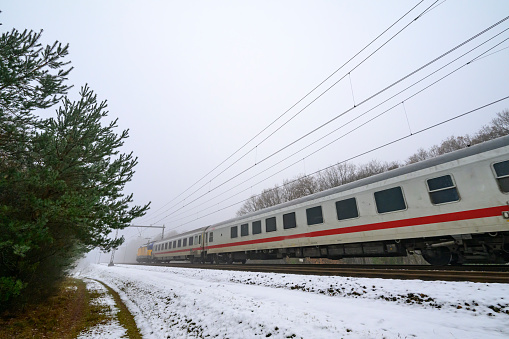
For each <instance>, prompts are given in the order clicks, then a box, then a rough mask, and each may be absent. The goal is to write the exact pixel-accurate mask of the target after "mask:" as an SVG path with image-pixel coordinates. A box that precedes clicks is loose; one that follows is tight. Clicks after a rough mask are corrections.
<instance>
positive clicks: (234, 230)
mask: <svg viewBox="0 0 509 339" xmlns="http://www.w3.org/2000/svg"><path fill="white" fill-rule="evenodd" d="M230 232H231V236H232V238H237V237H238V232H239V230H238V226H233V227H232V228H230Z"/></svg>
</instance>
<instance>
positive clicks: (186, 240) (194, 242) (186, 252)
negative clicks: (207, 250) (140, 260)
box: [152, 227, 205, 262]
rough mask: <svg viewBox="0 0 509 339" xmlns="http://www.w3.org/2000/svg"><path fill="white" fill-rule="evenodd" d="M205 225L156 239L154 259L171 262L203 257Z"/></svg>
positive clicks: (153, 252) (153, 251) (192, 260)
mask: <svg viewBox="0 0 509 339" xmlns="http://www.w3.org/2000/svg"><path fill="white" fill-rule="evenodd" d="M204 230H205V227H203V228H200V229H197V230H193V231H189V232H186V233H182V234H178V235H175V236H171V237H168V238H166V239H164V240H160V241H156V242H155V243H154V245H153V250H152V255H153V260H154V261H158V262H170V261H172V260H173V261H175V260H189V261H191V262H194V261H195V260H196V259H201V258H202V252H203V247H204V246H203V232H204Z"/></svg>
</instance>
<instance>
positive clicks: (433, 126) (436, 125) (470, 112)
mask: <svg viewBox="0 0 509 339" xmlns="http://www.w3.org/2000/svg"><path fill="white" fill-rule="evenodd" d="M507 99H509V95H508V96H505V97H502V98H500V99H498V100H495V101H492V102H490V103H488V104H485V105H482V106H480V107H477V108H475V109H472V110H470V111H467V112H464V113H461V114H459V115H456V116H454V117H452V118H449V119H446V120H443V121H441V122H439V123H436V124H434V125H431V126H428V127H426V128H423V129H420V130H418V131H416V132H414V133H413V134H408V135H406V136H404V137H400V138H397V139H395V140H392V141H390V142H387V143H385V144H383V145H380V146H377V147H375V148H372V149H370V150H368V151H365V152H363V153H360V154H357V155H355V156H352V157H350V158H348V159H345V160H342V161H340V162H338V163H336V164H334V165H331V166H328V167H325V168H322V169H320V170H318V171H315V172H313V173H310V174H308V175H306V176H304V177H309V176H313V175H316V174H318V173H319V172H321V171H324V170H327V169H329V168H332V167H334V166H338V165H340V164H343V163H346V162H348V161H352V160H354V159H356V158H359V157H361V156H364V155H367V154H370V153H372V152H375V151H377V150H380V149H382V148H385V147H388V146H390V145H393V144H395V143H398V142H401V141H403V140H405V139H408V138H411V137H414V136H416V135H418V134H421V133H423V132H426V131H428V130H431V129H433V128H436V127H438V126H441V125H443V124H446V123H448V122H451V121H454V120H456V119H459V118H461V117H464V116H466V115H468V114H472V113H474V112H477V111H479V110H481V109H483V108H486V107H489V106H491V105H494V104H496V103H498V102H501V101H504V100H507ZM292 182H295V180H294V181H290V182H288V183H287V184H290V183H292ZM279 187H281V186H276V187H274V188H272V190H274V189H278V188H279ZM257 196H259V195H257ZM249 199H251V198H248V199H243V200H241V201H237V202H235V203H233V204H231V205H228V206H226V207H223V208H221V209H218V210H216V211H214V212H211V213H208V214H205V215H203V216H201V217H198V218H196V219H193V220H190V221H188V222H186V223H183V224H181V225H178V226H175V227H172V228H169V230H175V229H177V228H180V227H183V226H185V225H188V224H190V223H192V222H195V221H198V220H200V219H203V218H205V217H208V216H210V215H213V214H215V213H218V212H221V211H223V210H225V209H228V208H230V207H233V206H236V205H238V204H241V203H243V202H246V201H247V200H249Z"/></svg>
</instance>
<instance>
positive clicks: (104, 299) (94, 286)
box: [78, 279, 127, 339]
mask: <svg viewBox="0 0 509 339" xmlns="http://www.w3.org/2000/svg"><path fill="white" fill-rule="evenodd" d="M83 280H84V281H85V283H86V284H87V290H89V291H94V292H97V293H99V294H100V295H101V297H98V298H94V299H93V300H92V302H93V303H95V304H97V305H100V306H103V307H104V308H106V309H107V310H108V311H107V315H108V317H109V318H110V319H109V320H108V321H107V322H106V323H102V324H98V325H96V326H94V327H92V328H90V329H88V330H85V331H83V332H82V333H80V334H79V335H78V339H86V338H102V339H109V338H111V339H117V338H121V337H126V336H127V330H126V329H125V328H124V327H123V326H122V325H121V324H120V323H119V322H118V320H117V319H116V317H115V316H116V314H117V313H118V311H119V309H118V307H117V306H116V303H115V300H114V299H113V297H112V296H111V294H110V293H109V292H108V290H107V289H106V287H104V286H103V285H102V284H101V283H99V282H97V281H95V280H90V279H83Z"/></svg>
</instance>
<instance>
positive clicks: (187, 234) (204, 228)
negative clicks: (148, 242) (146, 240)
mask: <svg viewBox="0 0 509 339" xmlns="http://www.w3.org/2000/svg"><path fill="white" fill-rule="evenodd" d="M206 229H207V226H205V227H200V228H195V229H194V230H191V231H187V232H184V233H179V234H174V235H170V236H167V237H165V238H164V239H161V240H156V241H155V242H156V243H160V242H165V241H168V240H169V239H175V238H180V237H182V238H185V237H186V236H189V235H190V234H195V233H202V232H203V231H205V230H206Z"/></svg>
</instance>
